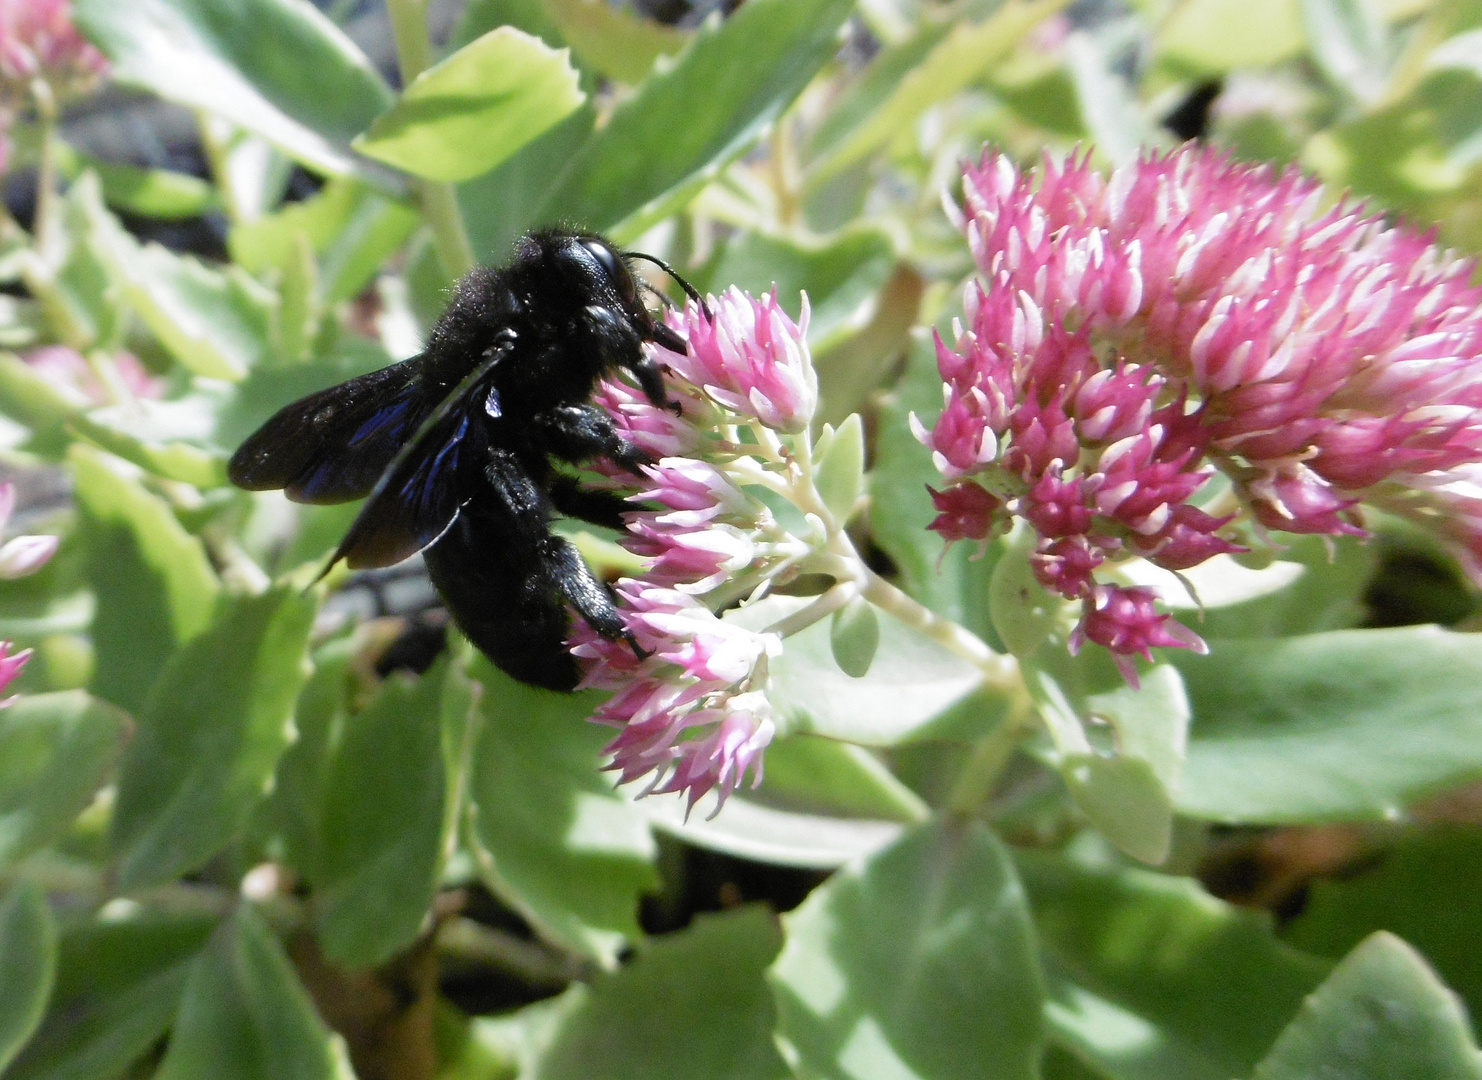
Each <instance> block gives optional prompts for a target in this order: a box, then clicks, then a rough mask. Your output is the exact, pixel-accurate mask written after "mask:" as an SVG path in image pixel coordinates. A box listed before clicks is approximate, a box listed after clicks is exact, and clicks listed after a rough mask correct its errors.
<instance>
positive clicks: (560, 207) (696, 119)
mask: <svg viewBox="0 0 1482 1080" xmlns="http://www.w3.org/2000/svg"><path fill="white" fill-rule="evenodd" d="M853 6H854V5H853V2H852V0H751V2H750V3H747V4H745V5H743V6H742V7H741V8H739V9H738V10H737V11H736V12H735V13H734V14H733V15H732V16H731V17H730V18H729V19H727V20H726V21H725V22H724V23H721V24H720V25H718V26H716V25H714V24H711V25H708V26H707V27H705V28H704V29H702V30H701V31H700V32H699V33H698V34H697V35H696V37H695V39H694V41H693V42H691V44H690V46H689V47H688V48H687V49H686V50H685V51H684V52H683V53H681V54H680V55H679V56H678V57H677V58H676V59H675V62H674V64H673V66H672V67H670V68H669V69H668V70H664V71H655V72H654V73H653V74H651V75H650V76H649V77H648V78H647V79H645V80H644V81H643V83H642V84H640V86H639V88H638V92H637V93H636V94H635V95H634V96H633V97H632V98H630V99H629V100H627V101H625V102H623V103H622V104H621V105H619V106H618V108H617V109H616V111H615V112H614V113H613V115H612V118H611V119H610V120H609V121H608V123H607V124H606V126H605V127H603V128H602V129H601V130H600V131H598V132H597V133H595V134H594V135H592V137H591V138H590V139H588V140H587V143H586V145H584V146H583V147H582V149H581V151H580V152H579V153H578V154H577V155H576V157H575V158H574V159H573V160H572V161H570V162H569V164H568V166H567V168H566V170H565V172H564V174H563V177H562V178H561V180H560V181H559V182H558V183H557V184H556V185H555V189H554V191H552V192H551V194H550V197H549V198H548V199H547V200H546V202H545V204H544V206H543V208H542V211H543V213H542V216H543V217H544V218H545V219H547V220H559V219H561V218H566V217H570V218H573V219H575V220H577V221H581V222H583V223H585V224H587V225H589V226H591V227H592V228H596V229H603V230H612V229H613V228H614V226H616V225H618V224H619V222H623V221H624V219H628V218H633V220H632V221H631V222H629V223H628V224H626V225H625V226H624V230H619V234H620V236H623V237H626V236H630V235H635V234H636V233H637V232H640V231H642V222H644V221H647V220H649V219H651V218H656V217H658V216H662V207H663V206H665V205H667V200H666V199H665V198H664V197H665V196H666V195H670V194H672V193H674V192H675V190H676V189H678V188H681V187H685V186H687V185H688V184H689V183H692V182H693V181H694V180H695V178H696V177H704V176H710V175H714V173H716V172H718V171H719V169H720V168H721V167H722V166H724V165H726V164H728V163H729V162H730V161H731V160H733V159H734V158H735V157H736V156H737V155H739V154H740V153H742V152H743V151H744V150H745V149H746V147H747V146H748V145H750V143H751V142H752V140H754V139H755V138H756V137H757V136H758V135H759V134H760V133H761V132H762V130H763V128H764V127H765V126H766V125H767V124H769V123H770V122H771V121H772V120H774V119H776V117H777V116H779V115H780V114H781V113H782V111H783V109H785V108H786V107H787V106H788V105H789V104H790V103H791V102H792V100H793V99H794V98H795V97H797V95H798V94H799V93H800V92H801V91H802V89H803V87H804V86H805V85H806V84H807V82H808V80H809V79H811V78H812V77H813V74H814V72H816V71H817V70H818V69H819V68H820V67H821V66H822V65H823V64H824V63H825V62H826V61H827V60H828V59H829V58H830V57H832V56H833V55H834V52H835V50H836V48H837V38H838V30H839V27H840V26H841V25H842V24H843V22H844V20H845V19H846V18H847V17H848V16H849V13H850V11H851V10H852V9H853ZM645 207H648V211H649V212H646V213H639V211H640V210H641V209H642V208H645Z"/></svg>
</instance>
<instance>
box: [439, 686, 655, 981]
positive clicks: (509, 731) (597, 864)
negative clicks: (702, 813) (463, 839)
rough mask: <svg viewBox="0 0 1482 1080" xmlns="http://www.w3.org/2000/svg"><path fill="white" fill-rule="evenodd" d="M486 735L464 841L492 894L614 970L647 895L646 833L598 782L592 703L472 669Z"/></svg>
mask: <svg viewBox="0 0 1482 1080" xmlns="http://www.w3.org/2000/svg"><path fill="white" fill-rule="evenodd" d="M470 674H471V675H472V676H473V678H474V679H475V681H476V682H478V683H480V684H481V685H482V686H483V697H482V699H481V703H480V706H479V707H480V711H481V712H482V713H483V714H484V724H483V730H482V731H481V733H480V735H479V740H478V743H477V745H476V747H475V749H474V756H473V770H472V774H471V776H470V780H469V799H470V802H471V803H472V808H473V814H474V817H473V821H472V828H471V829H470V836H471V839H472V841H473V843H474V847H475V850H476V853H477V856H478V859H479V863H480V869H481V870H482V872H483V875H484V877H485V879H486V880H487V881H488V883H489V885H490V887H491V888H492V889H493V890H494V891H495V892H496V893H497V894H498V895H499V896H500V898H501V899H503V900H504V901H505V902H506V903H508V904H510V905H511V906H512V907H514V908H515V909H516V910H517V911H519V912H520V913H521V914H522V915H524V916H525V917H526V918H527V919H528V920H529V921H530V922H531V924H532V925H534V926H535V927H536V928H537V929H538V930H539V931H540V932H541V933H542V934H544V935H547V936H549V937H550V938H552V939H553V940H555V941H558V942H560V943H562V944H564V945H566V946H568V947H570V948H575V949H578V950H580V951H582V952H585V953H588V954H590V955H592V956H595V957H597V958H598V959H599V960H600V961H602V962H603V963H607V964H610V963H612V962H613V961H615V960H616V957H617V953H618V951H619V950H620V949H621V948H622V946H623V942H624V941H625V940H630V939H633V938H635V937H637V936H638V897H639V896H640V895H642V894H643V893H645V892H648V891H650V890H651V889H652V888H653V887H654V885H655V884H656V877H655V874H654V868H653V859H654V856H655V853H656V849H655V845H654V840H653V837H652V836H651V835H650V834H649V827H648V822H647V820H646V819H645V817H644V815H642V814H640V813H638V812H637V811H636V810H635V809H634V808H633V807H632V806H631V805H629V803H628V800H627V799H626V798H624V797H623V796H622V795H620V794H618V793H617V792H615V791H613V789H612V783H611V780H610V779H609V777H608V776H607V775H606V774H604V773H602V772H600V771H599V770H600V766H601V749H602V746H603V745H604V744H605V743H606V742H607V741H608V739H609V738H610V732H609V731H608V730H607V729H605V728H601V727H599V726H597V725H595V724H591V723H588V721H587V717H588V716H590V715H591V713H592V710H593V709H594V708H595V707H596V705H597V702H598V701H600V697H598V696H597V695H594V694H590V693H587V694H574V695H571V694H555V693H551V692H550V691H545V690H537V689H533V688H531V687H529V686H525V685H523V684H521V683H517V682H515V681H514V680H513V679H511V678H510V677H509V676H507V675H505V674H504V673H503V672H501V671H499V670H498V669H497V668H495V667H494V666H493V665H492V664H490V663H488V662H487V661H485V660H483V659H482V658H478V659H476V660H475V663H474V665H473V668H472V670H471V671H470Z"/></svg>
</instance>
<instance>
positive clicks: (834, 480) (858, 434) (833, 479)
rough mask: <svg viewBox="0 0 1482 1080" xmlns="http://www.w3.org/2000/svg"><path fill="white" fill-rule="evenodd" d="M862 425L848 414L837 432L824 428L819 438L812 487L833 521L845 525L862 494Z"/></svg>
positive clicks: (854, 414) (857, 415)
mask: <svg viewBox="0 0 1482 1080" xmlns="http://www.w3.org/2000/svg"><path fill="white" fill-rule="evenodd" d="M864 459H865V450H864V423H863V422H862V421H861V420H860V418H859V413H850V414H849V418H848V419H847V420H845V421H844V422H843V423H842V424H840V425H839V429H838V431H835V430H834V429H833V428H831V427H829V426H828V425H827V424H825V425H824V428H823V434H822V435H821V436H820V437H819V439H818V446H817V458H816V461H815V465H814V469H815V471H814V474H813V486H814V487H815V488H817V490H818V494H819V496H820V497H821V498H822V499H823V504H824V505H825V506H826V507H828V509H829V512H830V513H831V514H833V516H834V518H835V520H837V521H839V522H840V523H843V522H847V521H848V520H849V519H850V518H851V517H853V516H854V508H855V505H856V504H857V503H858V502H859V498H860V496H861V495H863V494H864V483H865V479H864V463H865V461H864Z"/></svg>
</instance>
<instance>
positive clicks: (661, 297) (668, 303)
mask: <svg viewBox="0 0 1482 1080" xmlns="http://www.w3.org/2000/svg"><path fill="white" fill-rule="evenodd" d="M638 285H639V287H640V288H641V289H643V290H644V291H645V292H647V293H650V294H651V295H653V296H654V297H655V298H657V300H658V301H659V303H661V304H663V305H664V307H665V308H668V309H670V310H673V309H674V308H675V307H677V306H678V305H677V304H675V303H674V301H673V300H671V299H669V294H668V293H666V292H664V290H663V289H655V288H654V287H653V286H652V285H650V284H649V283H648V282H646V281H644V280H643V279H642V278H639V279H638Z"/></svg>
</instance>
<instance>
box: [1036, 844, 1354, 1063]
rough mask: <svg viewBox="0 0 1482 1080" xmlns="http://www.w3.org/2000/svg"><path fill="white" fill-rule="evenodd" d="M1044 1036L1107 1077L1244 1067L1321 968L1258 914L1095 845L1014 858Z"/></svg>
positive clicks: (1317, 979)
mask: <svg viewBox="0 0 1482 1080" xmlns="http://www.w3.org/2000/svg"><path fill="white" fill-rule="evenodd" d="M1017 862H1018V864H1019V872H1020V874H1021V875H1022V877H1023V881H1024V887H1025V888H1026V889H1027V890H1028V891H1029V900H1030V904H1031V905H1032V907H1033V908H1034V917H1035V926H1036V928H1037V930H1038V934H1039V943H1040V948H1041V949H1042V954H1043V962H1044V968H1045V973H1046V976H1047V982H1048V983H1049V1001H1048V1005H1047V1008H1046V1012H1045V1015H1046V1018H1047V1019H1048V1021H1049V1026H1050V1037H1051V1038H1052V1039H1053V1040H1054V1041H1055V1042H1056V1043H1057V1044H1059V1045H1060V1046H1062V1047H1064V1048H1066V1049H1068V1050H1070V1051H1071V1052H1073V1053H1074V1054H1075V1056H1076V1057H1078V1058H1081V1059H1083V1060H1085V1061H1087V1062H1089V1063H1091V1065H1092V1066H1093V1067H1094V1068H1095V1070H1096V1072H1097V1074H1098V1075H1102V1076H1106V1077H1110V1078H1112V1080H1164V1078H1166V1077H1178V1078H1179V1080H1230V1078H1231V1077H1234V1076H1246V1075H1248V1074H1249V1072H1250V1070H1251V1068H1252V1067H1254V1065H1255V1063H1256V1061H1257V1060H1259V1058H1260V1056H1261V1054H1263V1053H1264V1052H1265V1050H1266V1048H1267V1047H1268V1046H1270V1045H1271V1040H1272V1039H1274V1038H1275V1037H1276V1035H1277V1033H1278V1032H1280V1031H1281V1028H1282V1026H1283V1025H1284V1024H1285V1023H1286V1022H1287V1020H1288V1018H1289V1017H1290V1016H1291V1015H1292V1012H1293V1011H1294V1010H1295V1009H1296V1008H1297V1006H1298V1004H1299V1003H1300V1002H1301V1000H1302V997H1303V995H1304V994H1306V993H1308V992H1309V991H1310V990H1311V989H1312V988H1313V987H1314V986H1316V985H1317V984H1318V982H1320V981H1321V979H1322V977H1323V975H1324V974H1325V973H1326V970H1327V965H1326V963H1325V962H1323V961H1321V960H1318V959H1316V958H1315V957H1311V956H1306V955H1304V954H1302V953H1299V952H1297V951H1296V950H1295V949H1292V948H1289V947H1287V946H1285V945H1283V944H1282V943H1281V942H1279V941H1278V940H1277V939H1276V935H1275V934H1274V933H1273V931H1272V927H1271V923H1270V920H1269V919H1268V918H1267V917H1266V916H1265V915H1264V914H1258V913H1256V912H1252V911H1244V910H1242V909H1240V908H1236V907H1232V906H1231V905H1229V904H1225V903H1222V902H1220V901H1219V900H1216V899H1215V898H1214V897H1212V896H1210V895H1209V894H1208V893H1206V892H1205V891H1204V890H1203V889H1202V888H1201V887H1200V885H1199V883H1198V882H1196V881H1194V880H1192V879H1188V878H1176V877H1170V876H1168V875H1166V874H1157V873H1153V872H1151V871H1148V870H1140V869H1129V868H1124V867H1119V866H1117V865H1116V864H1115V863H1114V862H1113V861H1112V860H1110V859H1107V858H1106V857H1105V855H1104V854H1100V855H1098V856H1096V857H1087V856H1085V855H1083V854H1082V853H1079V852H1076V851H1074V850H1072V852H1071V853H1069V854H1068V855H1062V854H1052V853H1027V854H1020V855H1018V856H1017Z"/></svg>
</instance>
